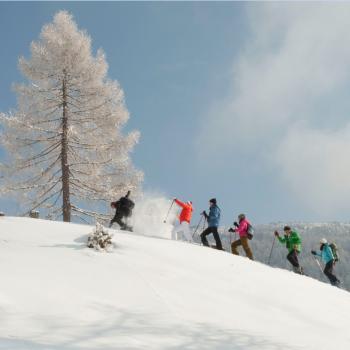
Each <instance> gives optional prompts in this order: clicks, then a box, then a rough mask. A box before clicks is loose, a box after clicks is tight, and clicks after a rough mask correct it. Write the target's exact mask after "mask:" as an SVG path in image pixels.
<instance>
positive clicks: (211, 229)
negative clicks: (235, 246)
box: [201, 227, 222, 250]
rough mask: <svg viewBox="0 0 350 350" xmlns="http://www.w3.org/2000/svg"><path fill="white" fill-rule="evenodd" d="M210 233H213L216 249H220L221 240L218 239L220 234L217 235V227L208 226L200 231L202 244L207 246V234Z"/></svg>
mask: <svg viewBox="0 0 350 350" xmlns="http://www.w3.org/2000/svg"><path fill="white" fill-rule="evenodd" d="M211 233H212V234H213V236H214V239H215V243H216V249H219V250H222V244H221V240H220V236H219V233H218V228H217V227H208V228H206V229H205V230H204V231H203V232H202V233H201V240H202V243H203V245H205V246H207V247H209V243H208V240H207V236H208V235H210V234H211Z"/></svg>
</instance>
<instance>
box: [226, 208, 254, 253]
mask: <svg viewBox="0 0 350 350" xmlns="http://www.w3.org/2000/svg"><path fill="white" fill-rule="evenodd" d="M238 222H239V224H238V223H237V222H234V223H233V224H234V225H235V226H236V228H235V229H233V228H230V229H229V232H237V233H238V234H239V239H237V240H236V241H234V242H232V244H231V250H232V254H234V255H239V253H238V250H237V247H238V246H240V245H241V246H242V247H243V249H244V251H245V255H246V256H247V257H248V258H249V259H250V260H254V258H253V253H252V250H251V249H250V247H249V243H248V229H249V226H250V223H249V221H248V220H247V219H246V217H245V215H244V214H239V215H238Z"/></svg>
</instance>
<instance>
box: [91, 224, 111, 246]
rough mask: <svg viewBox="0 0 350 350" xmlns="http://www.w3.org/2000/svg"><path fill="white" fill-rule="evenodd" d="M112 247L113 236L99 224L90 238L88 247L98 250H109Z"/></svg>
mask: <svg viewBox="0 0 350 350" xmlns="http://www.w3.org/2000/svg"><path fill="white" fill-rule="evenodd" d="M111 245H112V235H111V234H109V233H108V231H107V230H106V229H105V228H104V227H103V226H102V225H101V224H99V223H96V227H95V228H94V230H93V232H91V234H90V235H89V237H88V241H87V246H88V247H89V248H95V249H96V250H101V249H107V248H108V247H110V246H111Z"/></svg>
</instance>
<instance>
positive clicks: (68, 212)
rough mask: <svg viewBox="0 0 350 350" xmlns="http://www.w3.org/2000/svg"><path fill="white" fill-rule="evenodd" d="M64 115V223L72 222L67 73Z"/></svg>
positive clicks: (64, 87)
mask: <svg viewBox="0 0 350 350" xmlns="http://www.w3.org/2000/svg"><path fill="white" fill-rule="evenodd" d="M62 97H63V115H62V139H61V168H62V197H63V205H62V211H63V221H66V222H70V217H71V204H70V192H69V164H68V110H67V87H66V73H65V72H64V76H63V82H62Z"/></svg>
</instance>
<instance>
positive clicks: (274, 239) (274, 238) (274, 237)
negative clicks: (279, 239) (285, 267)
mask: <svg viewBox="0 0 350 350" xmlns="http://www.w3.org/2000/svg"><path fill="white" fill-rule="evenodd" d="M275 241H276V236H273V241H272V247H271V251H270V256H269V260H268V262H267V264H268V265H270V262H271V257H272V251H273V247H274V245H275Z"/></svg>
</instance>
